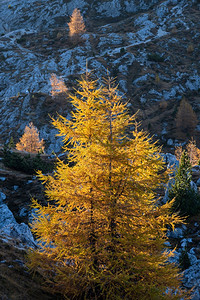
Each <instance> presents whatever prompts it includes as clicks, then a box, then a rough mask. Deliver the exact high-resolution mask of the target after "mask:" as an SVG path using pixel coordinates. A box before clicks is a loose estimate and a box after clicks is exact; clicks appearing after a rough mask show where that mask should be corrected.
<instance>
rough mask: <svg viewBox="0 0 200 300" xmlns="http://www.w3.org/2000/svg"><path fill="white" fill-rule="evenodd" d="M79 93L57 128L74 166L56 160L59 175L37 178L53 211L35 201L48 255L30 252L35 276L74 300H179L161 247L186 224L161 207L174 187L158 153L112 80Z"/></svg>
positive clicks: (83, 84)
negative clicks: (161, 191) (164, 191)
mask: <svg viewBox="0 0 200 300" xmlns="http://www.w3.org/2000/svg"><path fill="white" fill-rule="evenodd" d="M87 75H88V74H87ZM79 84H80V89H79V90H77V91H76V93H75V95H71V101H72V104H73V106H74V107H75V111H74V112H72V118H71V119H70V120H68V119H66V118H65V117H63V116H59V118H58V119H57V120H55V119H54V120H53V124H54V126H55V127H56V128H57V129H58V130H59V135H60V136H63V138H64V143H65V146H64V150H65V151H67V152H68V153H69V164H70V163H71V165H72V166H71V167H70V166H69V164H66V163H64V162H63V161H60V160H58V162H57V168H56V171H55V173H54V174H53V175H43V174H42V173H41V172H39V173H38V175H39V177H40V179H41V180H42V181H43V182H44V183H45V186H46V196H47V198H48V205H47V206H42V205H40V204H39V203H38V202H37V201H36V200H33V207H34V208H35V209H36V210H37V211H38V214H37V217H35V221H34V223H33V224H32V230H33V232H34V234H35V235H36V237H37V238H38V239H39V241H40V246H41V248H39V249H38V250H36V251H32V252H30V254H29V267H30V269H32V270H38V271H39V272H40V273H41V274H42V275H43V276H44V277H45V278H46V279H47V281H48V282H49V283H51V284H52V285H53V286H54V291H59V292H62V293H63V295H64V296H65V297H66V298H67V299H88V300H89V299H99V300H100V299H109V300H113V299H127V300H128V299H142V300H145V299H146V300H149V299H179V298H180V294H179V290H177V289H178V287H179V285H180V278H179V275H178V269H177V267H176V266H175V265H172V264H170V263H169V262H168V259H169V256H171V255H172V253H171V252H170V251H167V252H166V251H163V249H164V246H163V242H164V241H166V230H167V228H166V225H167V224H168V225H171V226H172V227H173V228H174V225H175V223H176V222H180V218H179V217H178V216H177V215H175V214H171V213H169V211H170V209H171V203H167V204H166V205H163V206H158V205H156V204H157V201H156V199H155V189H156V187H158V186H160V184H161V182H163V181H164V180H165V177H166V174H165V172H163V165H164V163H163V161H162V159H161V156H160V154H159V153H160V149H159V148H158V146H156V144H155V143H153V142H152V140H151V138H149V137H148V135H147V134H146V133H145V132H143V131H140V130H139V129H138V124H137V123H136V121H135V116H133V117H130V116H129V115H128V112H127V109H126V104H125V103H122V101H121V98H120V97H119V95H118V92H117V88H116V86H115V85H114V83H113V82H112V81H111V80H110V79H109V80H108V81H107V82H105V83H104V85H103V86H101V87H99V88H98V87H97V82H96V81H92V80H91V79H88V76H86V78H82V80H81V81H80V82H79ZM130 126H134V128H135V129H134V130H133V132H132V137H130V136H129V135H128V134H127V129H128V128H129V127H130ZM175 290H176V293H175V294H174V293H173V292H174V291H175Z"/></svg>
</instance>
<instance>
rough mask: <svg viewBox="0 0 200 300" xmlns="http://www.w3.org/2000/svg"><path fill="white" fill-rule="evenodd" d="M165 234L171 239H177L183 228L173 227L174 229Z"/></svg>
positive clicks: (180, 236)
mask: <svg viewBox="0 0 200 300" xmlns="http://www.w3.org/2000/svg"><path fill="white" fill-rule="evenodd" d="M167 236H168V237H170V238H173V239H179V238H182V237H183V229H182V228H179V227H178V228H175V230H174V231H169V232H168V233H167Z"/></svg>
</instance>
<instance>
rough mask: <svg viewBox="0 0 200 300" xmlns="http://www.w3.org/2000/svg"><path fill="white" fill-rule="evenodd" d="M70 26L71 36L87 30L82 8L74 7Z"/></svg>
mask: <svg viewBox="0 0 200 300" xmlns="http://www.w3.org/2000/svg"><path fill="white" fill-rule="evenodd" d="M68 26H69V36H70V37H73V36H75V35H80V34H83V33H84V32H85V24H84V21H83V17H82V16H81V13H80V10H79V9H78V8H75V9H74V11H73V13H72V16H71V18H70V22H69V23H68Z"/></svg>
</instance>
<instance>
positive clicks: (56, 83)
mask: <svg viewBox="0 0 200 300" xmlns="http://www.w3.org/2000/svg"><path fill="white" fill-rule="evenodd" d="M50 83H51V95H52V96H53V97H54V96H58V95H60V94H66V93H67V91H68V89H67V87H66V85H65V83H64V81H63V79H59V78H58V77H57V76H56V74H54V73H52V74H51V77H50Z"/></svg>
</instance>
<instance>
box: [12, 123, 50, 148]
mask: <svg viewBox="0 0 200 300" xmlns="http://www.w3.org/2000/svg"><path fill="white" fill-rule="evenodd" d="M16 149H17V150H19V151H27V152H30V153H38V152H40V151H42V152H43V151H44V141H43V139H42V140H40V139H39V132H38V129H37V128H36V127H35V126H34V125H33V123H32V122H30V123H29V125H28V126H26V127H25V130H24V134H23V136H22V137H21V138H20V140H19V143H17V144H16Z"/></svg>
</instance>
